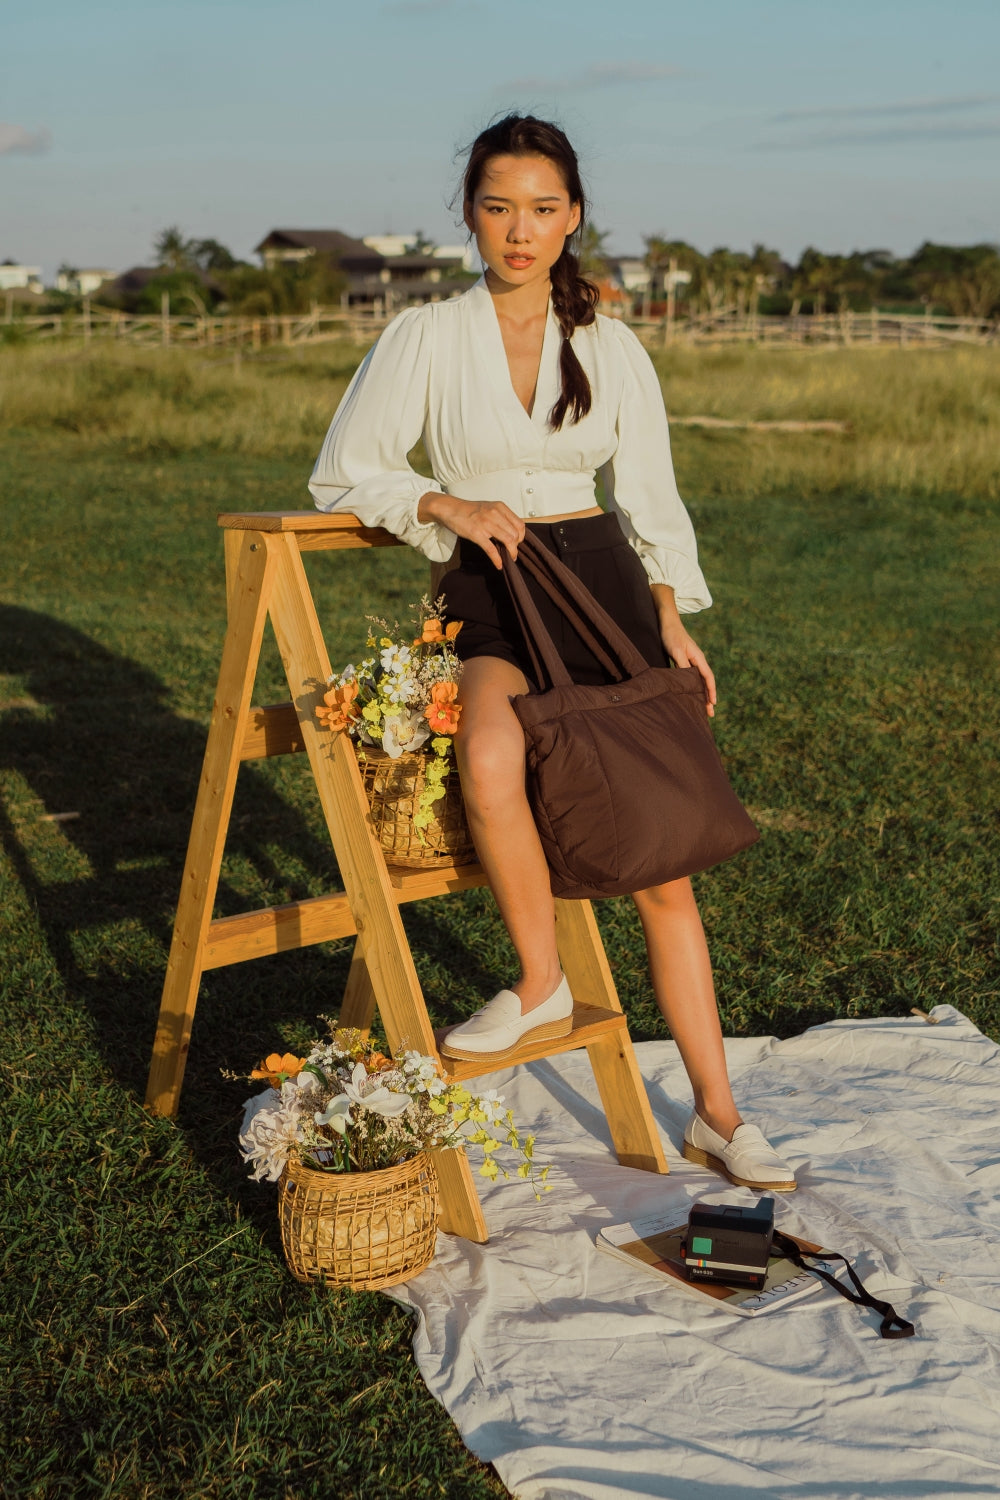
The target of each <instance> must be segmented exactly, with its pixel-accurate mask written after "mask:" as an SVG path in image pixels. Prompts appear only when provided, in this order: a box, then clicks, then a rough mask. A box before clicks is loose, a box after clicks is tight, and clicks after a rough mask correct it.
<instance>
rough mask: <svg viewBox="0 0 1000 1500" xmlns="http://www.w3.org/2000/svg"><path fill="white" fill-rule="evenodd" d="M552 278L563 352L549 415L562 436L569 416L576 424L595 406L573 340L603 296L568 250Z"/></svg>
mask: <svg viewBox="0 0 1000 1500" xmlns="http://www.w3.org/2000/svg"><path fill="white" fill-rule="evenodd" d="M582 222H583V221H582V218H581V223H582ZM577 233H579V230H578V231H577ZM549 275H550V277H551V280H552V311H553V312H554V313H555V315H556V317H557V318H558V319H559V327H560V328H561V329H562V336H563V341H562V346H561V348H560V350H559V374H560V377H561V382H562V388H561V390H560V392H559V397H558V399H557V401H556V404H555V405H554V406H553V408H552V410H551V411H550V412H549V426H550V427H551V428H552V431H553V432H558V431H559V428H560V427H561V426H562V424H563V422H564V421H565V419H566V414H567V412H571V413H572V418H571V420H572V421H573V422H579V420H580V418H581V417H585V416H586V415H587V413H588V412H589V411H590V408H591V405H592V403H593V395H592V393H591V389H590V381H589V380H588V379H587V372H586V371H585V370H584V368H583V366H582V365H581V363H580V361H579V360H578V359H577V357H576V352H575V350H574V349H573V345H572V344H571V343H570V340H571V339H572V337H573V334H574V333H575V331H576V329H578V328H586V327H588V325H589V324H591V323H593V321H594V317H595V315H596V314H595V309H596V307H597V303H598V300H599V298H600V293H599V292H598V290H597V288H596V286H595V285H594V283H593V282H592V281H588V280H587V279H586V277H584V276H581V275H580V262H579V260H578V259H577V257H576V256H575V255H574V254H573V252H572V250H570V249H568V248H567V249H564V250H563V253H562V255H560V257H559V259H558V260H557V261H556V263H555V265H554V266H553V267H552V270H551V271H550V272H549Z"/></svg>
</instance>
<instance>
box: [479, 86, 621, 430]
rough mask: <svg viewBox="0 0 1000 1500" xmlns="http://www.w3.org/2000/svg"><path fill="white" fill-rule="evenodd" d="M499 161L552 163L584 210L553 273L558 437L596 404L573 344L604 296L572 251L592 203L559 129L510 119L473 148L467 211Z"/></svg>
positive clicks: (553, 416) (553, 415)
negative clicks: (568, 422) (559, 344)
mask: <svg viewBox="0 0 1000 1500" xmlns="http://www.w3.org/2000/svg"><path fill="white" fill-rule="evenodd" d="M494 156H544V157H546V158H547V159H548V160H549V161H551V162H552V163H553V164H554V165H555V166H556V167H557V168H558V169H559V173H560V175H561V177H562V179H563V182H564V184H565V186H566V191H567V192H568V193H569V197H570V202H571V203H575V204H578V205H579V208H580V222H579V224H578V225H577V227H576V230H575V231H574V233H573V234H572V235H570V236H569V237H568V238H567V240H566V244H565V246H564V248H563V252H562V254H561V255H560V257H559V259H558V260H557V261H556V263H555V265H554V266H553V267H552V270H551V271H550V273H549V275H550V278H551V282H552V310H553V312H554V313H555V315H556V318H557V319H558V321H559V327H560V329H561V330H562V336H563V341H562V347H561V349H560V351H559V374H560V381H561V389H560V392H559V396H558V399H557V400H556V403H555V405H554V406H553V408H552V410H551V412H550V413H549V426H550V427H551V429H552V431H553V432H557V431H558V430H559V428H560V427H561V426H562V425H563V422H564V421H565V420H566V417H567V415H568V416H569V417H570V420H571V422H579V421H580V419H581V417H585V416H586V415H587V413H588V412H589V411H590V408H591V405H592V403H593V395H592V392H591V389H590V381H589V380H588V379H587V374H586V371H585V370H584V368H583V366H582V365H581V363H580V361H579V359H578V358H577V356H576V353H575V351H574V349H573V346H572V343H571V342H570V341H571V339H572V337H573V334H574V333H575V332H576V330H577V328H586V327H587V326H588V325H589V324H591V323H593V321H594V317H595V309H596V307H597V303H598V301H599V299H600V293H599V292H598V290H597V287H596V286H594V284H593V282H591V281H588V280H587V279H586V277H585V276H581V275H580V262H579V260H578V258H577V256H576V255H575V254H574V252H573V250H572V249H571V248H570V245H571V244H572V243H575V242H577V241H578V239H579V236H580V234H581V233H582V230H583V225H584V221H585V219H586V214H587V197H586V194H585V193H584V191H583V182H582V181H581V178H580V164H579V162H578V161H577V157H576V152H575V151H574V150H573V147H572V146H571V145H570V143H569V141H568V139H567V138H566V135H565V134H564V133H563V131H561V130H560V129H559V126H558V125H552V124H550V123H549V121H547V120H538V119H536V118H535V116H534V115H515V114H510V115H505V116H504V118H503V119H502V120H498V121H497V122H496V123H495V124H494V125H488V126H487V127H486V129H485V130H483V131H482V132H481V133H480V134H479V135H478V136H477V137H476V139H475V140H474V141H473V143H472V145H471V146H470V147H469V154H468V161H467V162H466V167H465V174H464V177H463V181H462V198H463V202H464V204H465V205H466V207H467V208H468V206H469V205H471V204H472V202H473V200H474V199H475V195H476V189H477V188H478V186H479V182H480V179H481V177H482V175H483V171H484V169H485V167H486V164H487V162H488V161H489V160H490V159H491V157H494Z"/></svg>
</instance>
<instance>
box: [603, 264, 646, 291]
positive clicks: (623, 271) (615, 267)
mask: <svg viewBox="0 0 1000 1500" xmlns="http://www.w3.org/2000/svg"><path fill="white" fill-rule="evenodd" d="M608 275H609V277H610V279H611V280H612V281H613V282H615V283H616V284H617V285H618V286H620V287H621V288H622V290H623V291H626V292H631V293H632V294H633V295H638V296H642V294H643V292H647V291H648V290H649V284H650V277H649V267H648V266H647V265H646V262H645V261H644V260H643V258H642V256H641V255H609V256H608Z"/></svg>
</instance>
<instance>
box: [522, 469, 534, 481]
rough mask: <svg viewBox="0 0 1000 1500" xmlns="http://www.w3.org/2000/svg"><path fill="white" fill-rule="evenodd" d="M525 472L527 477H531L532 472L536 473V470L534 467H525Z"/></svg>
mask: <svg viewBox="0 0 1000 1500" xmlns="http://www.w3.org/2000/svg"><path fill="white" fill-rule="evenodd" d="M524 472H525V474H526V475H527V477H528V478H529V479H530V478H531V476H532V474H534V472H535V471H534V469H525V471H524Z"/></svg>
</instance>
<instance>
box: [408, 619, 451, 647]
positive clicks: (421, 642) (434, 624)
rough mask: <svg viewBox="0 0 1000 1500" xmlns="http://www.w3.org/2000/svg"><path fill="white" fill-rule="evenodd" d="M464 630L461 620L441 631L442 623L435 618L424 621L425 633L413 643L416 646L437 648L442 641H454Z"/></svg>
mask: <svg viewBox="0 0 1000 1500" xmlns="http://www.w3.org/2000/svg"><path fill="white" fill-rule="evenodd" d="M461 628H462V622H461V620H452V622H451V624H450V625H446V626H445V628H444V630H443V631H442V629H441V621H440V620H439V619H437V617H436V616H435V617H434V618H433V619H430V620H425V621H424V628H423V632H422V633H421V634H420V635H418V636H417V638H416V640H415V641H414V642H413V644H414V645H415V646H436V645H438V644H439V642H441V641H453V640H454V639H455V637H456V635H458V632H459V631H460V630H461Z"/></svg>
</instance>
